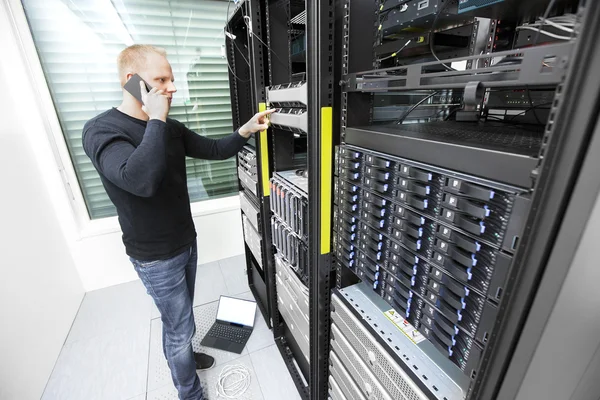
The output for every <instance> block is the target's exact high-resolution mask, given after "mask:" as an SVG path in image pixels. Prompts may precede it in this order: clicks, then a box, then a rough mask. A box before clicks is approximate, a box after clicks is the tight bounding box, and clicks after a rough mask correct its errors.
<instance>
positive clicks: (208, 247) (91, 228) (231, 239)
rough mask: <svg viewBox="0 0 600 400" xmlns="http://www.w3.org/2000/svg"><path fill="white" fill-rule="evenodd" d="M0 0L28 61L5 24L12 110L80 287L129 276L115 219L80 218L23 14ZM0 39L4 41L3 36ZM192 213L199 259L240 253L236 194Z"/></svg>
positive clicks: (71, 175) (197, 206) (199, 206)
mask: <svg viewBox="0 0 600 400" xmlns="http://www.w3.org/2000/svg"><path fill="white" fill-rule="evenodd" d="M3 2H6V3H8V4H10V8H11V9H12V22H14V25H15V26H16V27H17V30H18V31H19V32H20V39H21V45H22V47H23V48H24V49H25V53H26V54H27V57H29V59H28V60H27V59H25V58H24V56H23V51H21V50H20V48H19V47H18V46H17V43H16V38H14V35H12V34H11V33H10V32H9V28H8V27H4V28H3V29H5V30H6V31H7V34H11V36H13V40H12V41H10V40H9V42H10V43H8V46H6V48H4V43H5V40H3V50H2V52H3V59H4V61H5V63H6V64H7V65H9V66H10V67H8V68H9V69H10V72H8V73H7V77H8V79H7V83H8V85H9V86H11V87H12V90H13V91H14V92H15V93H16V94H18V97H17V99H16V101H17V102H18V103H19V107H17V109H16V110H15V111H16V113H17V114H19V117H18V118H19V119H20V121H26V122H27V125H28V127H29V128H28V130H30V131H31V132H32V137H33V139H32V143H33V144H34V150H35V151H36V157H37V158H38V164H39V165H40V166H41V170H42V176H43V180H44V181H45V182H46V184H47V185H49V194H50V197H51V200H52V202H53V204H54V207H55V209H56V213H57V216H58V218H59V221H60V222H61V228H62V230H63V232H64V233H65V235H66V237H67V242H68V245H69V247H70V250H71V253H72V256H73V259H74V261H75V266H76V268H77V271H78V273H79V276H80V279H81V281H82V283H83V287H84V289H85V290H86V291H91V290H96V289H101V288H104V287H107V286H112V285H116V284H120V283H124V282H128V281H132V280H135V279H137V275H136V274H135V271H134V270H133V267H132V266H131V264H130V263H129V259H128V257H127V256H126V254H125V248H124V246H123V244H122V241H121V231H120V228H119V226H118V222H117V220H116V218H108V219H103V220H95V221H92V222H91V223H89V222H87V223H86V222H82V218H81V215H82V214H84V215H85V205H84V204H83V200H82V198H81V193H80V191H79V189H78V188H77V187H73V186H74V185H77V181H76V178H75V176H74V172H73V169H72V165H70V160H69V156H68V151H67V148H66V145H65V143H64V141H62V139H61V132H60V125H59V123H58V120H57V118H56V115H55V113H54V111H53V105H52V101H51V98H50V95H49V92H48V89H47V86H45V83H44V81H43V79H44V78H43V73H42V71H41V67H40V65H39V61H37V59H36V57H37V56H36V55H35V47H34V45H33V41H32V39H31V36H30V35H29V33H28V27H27V22H26V20H25V17H24V13H23V11H22V8H21V5H20V3H19V1H17V0H3ZM6 3H3V4H4V8H0V13H2V14H3V16H4V17H6V16H7V15H8V11H7V10H8V7H7V6H6ZM2 37H3V39H4V36H2ZM11 103H13V104H14V103H15V99H11ZM57 137H58V140H57V139H56V138H57ZM61 166H62V168H61ZM57 168H58V169H60V170H61V171H60V172H59V171H58V170H57ZM61 174H62V176H66V177H67V178H68V180H69V182H71V186H72V187H73V188H72V190H70V191H69V190H67V189H66V188H65V184H64V183H63V179H62V177H61ZM71 197H73V198H74V199H75V200H73V199H71ZM78 200H81V201H78ZM192 213H193V215H194V222H195V224H196V229H197V231H198V261H199V263H206V262H210V261H215V260H218V259H221V258H225V257H231V256H234V255H238V254H242V253H243V251H244V246H243V235H242V224H241V219H240V211H239V199H238V198H237V196H234V197H230V198H225V199H217V200H209V201H204V202H200V203H194V204H193V205H192Z"/></svg>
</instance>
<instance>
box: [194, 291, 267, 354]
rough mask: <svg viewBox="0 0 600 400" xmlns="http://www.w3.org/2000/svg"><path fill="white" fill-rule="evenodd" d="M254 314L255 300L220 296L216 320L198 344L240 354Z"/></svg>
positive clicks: (252, 326) (252, 323)
mask: <svg viewBox="0 0 600 400" xmlns="http://www.w3.org/2000/svg"><path fill="white" fill-rule="evenodd" d="M255 315H256V302H255V301H251V300H242V299H236V298H234V297H228V296H221V298H220V299H219V308H218V310H217V320H216V321H215V323H214V324H213V326H212V327H211V328H210V329H209V331H208V333H207V334H206V336H204V339H202V342H201V343H200V344H201V345H202V346H206V347H214V348H215V349H220V350H225V351H230V352H232V353H237V354H240V353H241V352H242V350H244V346H245V345H246V342H248V339H250V334H252V330H253V329H254V316H255Z"/></svg>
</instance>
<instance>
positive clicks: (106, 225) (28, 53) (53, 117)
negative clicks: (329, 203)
mask: <svg viewBox="0 0 600 400" xmlns="http://www.w3.org/2000/svg"><path fill="white" fill-rule="evenodd" d="M4 1H5V4H6V5H7V11H8V17H9V18H10V20H11V21H12V25H13V26H12V28H13V30H14V32H15V37H17V38H18V40H19V43H18V46H19V48H20V50H21V53H22V57H23V60H24V62H25V64H26V66H27V69H28V70H27V71H26V74H27V76H28V77H29V80H30V82H31V83H32V88H33V91H34V93H35V95H36V96H37V104H36V105H35V106H34V109H35V108H37V111H39V113H40V116H41V119H42V121H43V123H44V126H45V130H46V136H47V138H48V141H49V142H50V146H51V147H52V152H53V153H54V159H55V161H56V167H57V169H58V171H59V172H60V175H61V177H62V181H63V184H64V189H65V191H66V192H67V195H68V198H69V200H70V206H71V211H72V213H73V218H74V220H75V223H76V226H77V230H78V239H83V238H87V237H93V236H98V235H103V234H109V233H115V232H119V231H120V230H121V228H120V226H119V222H118V219H117V217H116V216H115V217H107V218H99V219H91V218H90V215H89V213H88V210H87V206H86V204H85V199H84V197H83V193H82V191H81V187H80V185H79V180H78V179H77V175H76V173H75V167H74V165H73V161H72V159H71V155H70V153H69V149H68V147H67V142H66V139H65V136H64V133H63V131H62V128H61V126H60V121H59V119H58V114H57V112H56V108H55V107H54V102H53V101H52V96H51V94H50V88H49V86H48V82H47V81H46V77H45V75H44V71H43V69H42V64H41V61H40V59H39V56H38V53H37V50H36V47H35V42H34V41H33V35H32V33H31V30H30V29H29V24H28V23H27V17H26V16H25V10H24V8H23V4H22V3H21V1H20V0H4ZM115 79H116V77H115ZM239 208H240V201H239V197H238V196H237V195H232V196H227V197H222V198H217V199H207V200H202V201H198V202H193V203H191V209H192V216H193V217H199V216H202V215H209V214H216V213H222V212H227V211H231V210H236V209H239Z"/></svg>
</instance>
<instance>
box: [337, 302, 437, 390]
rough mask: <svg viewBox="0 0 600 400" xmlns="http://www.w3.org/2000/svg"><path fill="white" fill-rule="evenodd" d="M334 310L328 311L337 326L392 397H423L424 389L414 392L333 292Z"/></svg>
mask: <svg viewBox="0 0 600 400" xmlns="http://www.w3.org/2000/svg"><path fill="white" fill-rule="evenodd" d="M332 299H333V302H334V306H335V312H333V313H332V314H331V316H332V319H333V321H334V322H335V324H336V325H337V327H338V329H339V330H340V331H341V332H342V334H343V335H344V336H345V337H346V339H347V340H348V341H349V342H350V344H351V345H352V347H353V348H354V349H355V350H356V352H357V353H358V354H359V355H360V357H361V358H362V359H363V360H364V362H365V363H367V365H369V366H370V367H371V370H372V371H373V372H374V373H375V375H376V376H377V379H379V381H380V382H382V384H383V385H384V386H385V388H386V389H387V390H388V391H389V393H390V394H391V395H392V397H393V398H394V399H406V400H426V399H427V397H426V396H425V395H424V394H423V393H417V392H416V391H415V390H414V389H413V387H412V386H411V385H410V384H409V383H408V382H407V379H410V378H408V377H407V376H406V375H405V374H404V372H403V371H402V370H401V369H400V366H399V365H398V364H397V363H396V362H394V360H393V359H391V358H390V356H389V355H388V354H387V352H386V351H385V349H383V348H382V347H381V346H380V345H379V344H378V343H377V342H376V339H375V338H374V337H372V336H371V335H370V334H369V333H368V332H366V331H365V328H364V327H363V326H362V325H361V324H360V323H359V322H358V321H356V319H355V318H354V316H352V315H351V314H349V313H348V312H347V311H346V310H345V307H344V306H343V304H342V303H341V302H340V300H338V299H337V297H335V296H332Z"/></svg>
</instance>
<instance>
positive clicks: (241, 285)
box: [219, 255, 250, 295]
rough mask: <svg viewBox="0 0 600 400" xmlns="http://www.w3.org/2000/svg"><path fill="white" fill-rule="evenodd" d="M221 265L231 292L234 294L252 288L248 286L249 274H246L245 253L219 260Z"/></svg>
mask: <svg viewBox="0 0 600 400" xmlns="http://www.w3.org/2000/svg"><path fill="white" fill-rule="evenodd" d="M219 265H220V266H221V272H222V273H223V277H224V278H225V284H226V285H227V289H228V290H229V294H232V295H234V294H238V293H244V292H247V291H248V290H250V288H249V287H248V275H247V274H246V256H245V255H239V256H235V257H230V258H225V259H223V260H219Z"/></svg>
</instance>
